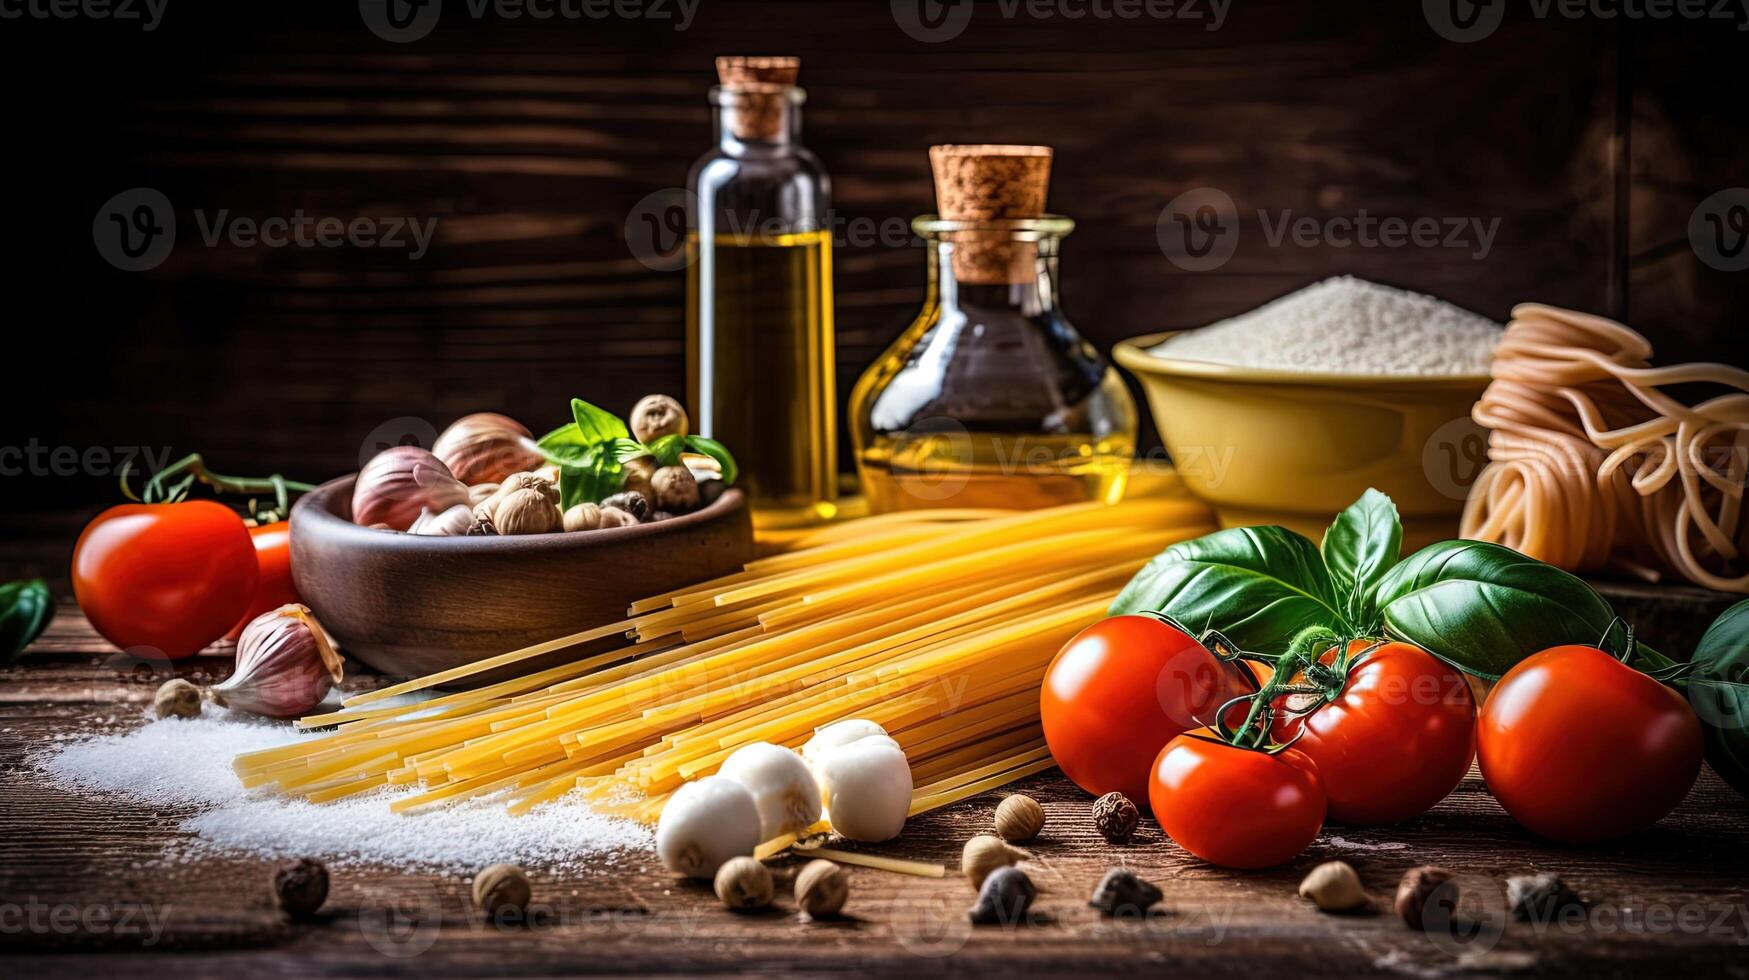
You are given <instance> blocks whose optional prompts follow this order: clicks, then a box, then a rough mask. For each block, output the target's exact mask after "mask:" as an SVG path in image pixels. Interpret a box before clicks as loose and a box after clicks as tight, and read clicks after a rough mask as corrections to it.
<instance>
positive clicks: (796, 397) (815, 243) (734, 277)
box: [686, 231, 838, 518]
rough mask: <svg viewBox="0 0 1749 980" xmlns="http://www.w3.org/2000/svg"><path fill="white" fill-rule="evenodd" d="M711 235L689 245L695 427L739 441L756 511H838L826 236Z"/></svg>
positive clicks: (817, 514)
mask: <svg viewBox="0 0 1749 980" xmlns="http://www.w3.org/2000/svg"><path fill="white" fill-rule="evenodd" d="M714 244H715V247H714V248H712V249H709V250H706V249H701V248H700V247H699V241H698V238H697V236H696V235H694V236H692V237H691V238H689V239H688V242H687V247H688V249H689V254H688V259H689V260H691V261H692V262H693V263H694V264H695V265H697V266H698V267H699V269H700V274H699V275H697V276H693V277H691V278H689V280H688V296H687V307H686V308H687V331H686V336H687V351H686V358H687V360H686V363H687V365H688V368H687V390H688V393H689V396H690V397H689V400H690V402H691V404H692V405H693V406H694V412H695V413H696V414H695V415H694V418H696V419H697V420H698V422H699V431H700V432H703V433H705V434H707V435H709V436H710V437H711V438H713V439H717V440H720V441H722V442H723V443H725V444H727V445H728V446H730V447H731V448H732V450H733V451H734V453H735V460H736V462H737V463H739V464H740V466H741V470H742V473H743V474H744V479H745V481H746V484H747V486H748V487H749V488H750V489H751V490H752V492H753V495H754V499H755V500H756V501H757V502H758V506H759V508H760V509H762V510H765V511H772V510H777V511H780V512H791V513H792V516H796V517H800V518H806V517H814V518H824V517H830V516H831V515H832V507H833V505H832V501H833V500H834V499H835V498H836V496H837V479H838V478H837V464H838V453H837V446H836V439H835V435H836V433H837V426H838V421H837V418H836V417H835V413H834V402H835V401H836V394H835V391H834V384H833V379H834V376H835V375H834V371H835V369H836V368H835V365H834V360H833V350H834V338H833V330H832V240H831V236H830V233H829V232H825V231H810V232H802V233H799V234H778V235H770V236H764V235H752V236H735V235H718V236H717V237H716V239H715V243H714ZM707 252H708V254H707ZM707 366H708V367H709V370H706V369H705V368H706V367H707Z"/></svg>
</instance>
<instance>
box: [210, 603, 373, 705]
mask: <svg viewBox="0 0 1749 980" xmlns="http://www.w3.org/2000/svg"><path fill="white" fill-rule="evenodd" d="M343 677H344V674H343V672H342V669H341V661H340V654H339V653H338V652H337V651H336V650H335V649H334V641H333V640H330V639H329V638H328V631H327V630H325V629H323V628H322V624H321V623H318V622H316V617H315V616H314V615H312V614H311V613H310V607H308V606H304V605H299V604H298V603H295V602H293V603H288V604H286V605H283V606H280V607H279V608H278V609H273V610H269V611H268V612H264V613H262V614H261V615H259V616H257V617H255V618H254V619H252V620H250V621H249V625H248V626H245V627H243V634H242V635H241V636H239V637H237V666H236V669H235V670H233V671H232V672H231V676H230V677H227V678H225V680H224V681H223V682H221V683H218V684H214V685H213V687H212V693H213V700H214V701H217V702H218V703H220V704H222V705H225V706H226V707H229V708H234V709H237V710H240V711H248V712H252V713H254V714H258V715H265V716H267V717H269V718H295V717H297V716H298V715H301V714H306V713H308V712H309V711H310V709H312V708H314V707H315V706H316V705H318V704H321V703H322V699H323V698H325V697H327V696H328V692H329V691H330V690H332V689H333V687H334V685H335V684H338V683H340V681H341V679H342V678H343Z"/></svg>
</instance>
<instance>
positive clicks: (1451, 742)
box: [1274, 640, 1476, 824]
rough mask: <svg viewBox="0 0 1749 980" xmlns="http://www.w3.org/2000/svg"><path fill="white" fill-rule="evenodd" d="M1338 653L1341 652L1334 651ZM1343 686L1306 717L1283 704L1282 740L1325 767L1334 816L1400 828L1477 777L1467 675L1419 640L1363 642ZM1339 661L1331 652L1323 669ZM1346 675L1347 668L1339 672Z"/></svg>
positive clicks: (1352, 647) (1340, 681)
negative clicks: (1472, 771) (1467, 776)
mask: <svg viewBox="0 0 1749 980" xmlns="http://www.w3.org/2000/svg"><path fill="white" fill-rule="evenodd" d="M1332 652H1333V651H1332ZM1348 655H1349V656H1350V657H1354V658H1355V659H1354V660H1352V661H1351V662H1350V663H1349V665H1348V666H1347V669H1346V672H1345V674H1343V673H1338V674H1336V675H1335V676H1333V677H1332V678H1331V685H1332V687H1334V686H1335V685H1340V688H1339V689H1336V690H1332V691H1330V692H1329V693H1328V694H1327V698H1328V700H1326V701H1325V703H1323V704H1322V705H1321V706H1319V707H1318V708H1316V709H1315V710H1313V711H1312V712H1311V713H1310V714H1307V715H1304V716H1303V717H1300V718H1294V717H1291V716H1288V715H1286V714H1285V713H1284V712H1283V710H1282V707H1283V706H1284V703H1285V702H1286V701H1287V699H1286V698H1282V699H1279V700H1278V701H1277V702H1276V704H1277V710H1276V714H1275V722H1274V737H1275V738H1276V740H1277V741H1281V742H1286V741H1289V740H1290V739H1293V738H1294V736H1295V735H1296V734H1297V735H1299V739H1298V741H1295V742H1294V743H1293V745H1294V748H1296V749H1298V750H1299V751H1301V752H1303V753H1305V754H1306V756H1307V757H1309V758H1310V759H1311V760H1312V761H1313V762H1314V763H1316V764H1317V766H1318V775H1319V776H1320V777H1322V779H1323V781H1324V790H1325V792H1326V793H1327V794H1328V795H1329V797H1330V809H1329V818H1330V819H1331V820H1333V821H1337V822H1340V823H1347V824H1391V823H1400V822H1402V821H1404V820H1408V819H1410V818H1412V817H1416V816H1419V815H1420V814H1422V813H1424V812H1426V811H1427V810H1428V809H1429V808H1430V807H1432V806H1433V805H1434V804H1435V803H1438V802H1439V801H1440V800H1443V799H1445V797H1446V796H1447V795H1448V794H1450V793H1451V791H1452V790H1453V789H1455V788H1456V787H1457V785H1458V783H1460V782H1462V781H1463V778H1464V775H1465V774H1466V773H1468V772H1469V771H1470V760H1471V759H1472V758H1473V757H1474V756H1475V747H1476V704H1475V699H1474V698H1472V697H1471V696H1470V689H1469V686H1468V685H1467V684H1466V683H1465V682H1464V677H1463V674H1461V673H1459V672H1458V671H1457V669H1456V668H1453V667H1451V666H1449V665H1447V664H1445V663H1444V662H1442V661H1440V660H1439V659H1438V658H1436V657H1434V656H1433V655H1432V654H1429V653H1428V652H1427V651H1425V650H1422V649H1421V648H1420V647H1418V646H1415V645H1413V644H1410V643H1391V642H1385V643H1378V644H1376V645H1375V643H1374V642H1373V641H1364V640H1357V641H1354V642H1353V643H1351V644H1349V647H1348ZM1335 659H1336V658H1334V657H1333V656H1330V655H1329V654H1326V655H1325V656H1324V657H1321V658H1320V662H1321V663H1324V664H1330V663H1331V662H1333V661H1335ZM1337 669H1338V670H1340V667H1339V666H1338V668H1337Z"/></svg>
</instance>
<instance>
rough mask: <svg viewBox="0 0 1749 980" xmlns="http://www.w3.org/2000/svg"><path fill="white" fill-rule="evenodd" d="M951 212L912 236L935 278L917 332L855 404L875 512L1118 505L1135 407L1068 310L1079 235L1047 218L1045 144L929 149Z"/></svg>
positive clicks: (867, 381)
mask: <svg viewBox="0 0 1749 980" xmlns="http://www.w3.org/2000/svg"><path fill="white" fill-rule="evenodd" d="M930 158H931V163H932V165H933V167H934V170H935V179H936V197H937V204H938V205H939V209H940V211H941V214H940V215H939V216H937V215H925V216H923V217H920V218H918V219H917V220H916V221H914V222H913V223H912V228H913V229H914V230H915V231H916V232H917V233H918V235H919V236H921V237H922V239H923V240H924V242H925V245H926V247H927V256H928V272H929V280H928V286H927V292H926V293H925V295H924V299H923V308H922V310H921V312H919V313H918V314H917V318H916V319H915V320H914V321H913V322H912V324H911V326H910V327H909V328H908V329H907V330H906V331H905V332H904V333H903V334H902V335H901V336H900V337H899V339H898V340H897V341H896V342H894V344H893V345H892V347H890V348H889V349H888V350H887V351H886V353H885V354H883V355H882V356H881V358H880V359H879V360H877V361H876V362H875V363H874V365H873V366H871V367H870V368H869V369H868V370H867V371H866V372H865V373H864V374H863V375H862V377H861V379H860V380H859V381H858V382H857V384H856V387H855V389H854V390H853V391H852V392H851V398H850V412H851V416H850V422H851V436H852V438H853V440H854V445H855V451H856V464H857V474H858V477H859V479H860V481H861V484H862V490H863V493H864V494H865V495H866V496H867V498H868V503H869V509H870V510H871V511H874V512H883V511H893V510H913V509H920V508H934V507H954V508H957V507H993V508H1004V509H1025V508H1035V507H1049V506H1054V505H1057V504H1066V503H1077V502H1082V501H1090V500H1099V501H1105V502H1108V503H1112V502H1116V501H1117V500H1119V499H1121V498H1122V496H1123V492H1124V487H1125V484H1126V482H1127V480H1128V477H1129V471H1130V463H1131V458H1132V457H1133V456H1134V453H1135V443H1136V407H1135V401H1134V400H1133V399H1132V398H1131V397H1130V394H1129V391H1128V389H1126V388H1125V387H1124V384H1123V381H1122V379H1120V378H1119V377H1118V375H1117V372H1116V371H1115V370H1113V369H1112V367H1111V366H1110V365H1109V364H1108V363H1106V361H1105V359H1104V358H1102V357H1101V356H1100V355H1099V352H1098V351H1097V350H1095V349H1094V348H1093V346H1092V345H1091V344H1089V343H1088V342H1087V341H1085V340H1083V339H1082V338H1081V336H1080V335H1079V334H1078V333H1076V332H1075V328H1074V327H1073V326H1072V325H1071V324H1070V323H1069V321H1068V319H1067V318H1066V317H1064V316H1063V314H1062V312H1061V311H1060V310H1059V309H1058V306H1057V297H1058V288H1057V254H1058V249H1059V246H1060V244H1061V242H1062V239H1063V237H1064V236H1065V235H1067V234H1069V232H1070V231H1072V230H1073V229H1074V222H1072V221H1070V220H1069V219H1067V218H1063V217H1059V216H1055V215H1048V214H1045V213H1044V200H1045V189H1046V186H1047V184H1048V181H1049V174H1050V161H1051V151H1050V149H1049V148H1048V147H1011V146H937V147H932V148H931V149H930Z"/></svg>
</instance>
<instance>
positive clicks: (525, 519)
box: [492, 487, 565, 534]
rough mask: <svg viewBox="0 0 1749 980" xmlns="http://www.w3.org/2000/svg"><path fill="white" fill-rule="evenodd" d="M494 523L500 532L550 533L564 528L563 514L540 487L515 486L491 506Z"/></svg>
mask: <svg viewBox="0 0 1749 980" xmlns="http://www.w3.org/2000/svg"><path fill="white" fill-rule="evenodd" d="M492 526H493V527H495V528H497V529H498V533H499V534H551V533H553V532H554V531H560V530H563V529H564V527H565V519H564V515H563V514H560V513H559V508H558V506H557V505H555V504H554V503H553V501H552V498H551V497H549V496H547V494H546V493H545V491H543V490H541V489H539V488H537V487H526V488H524V489H521V490H512V491H511V492H510V493H509V494H507V495H506V496H504V497H501V498H499V500H498V502H497V503H496V504H495V505H493V507H492Z"/></svg>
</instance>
